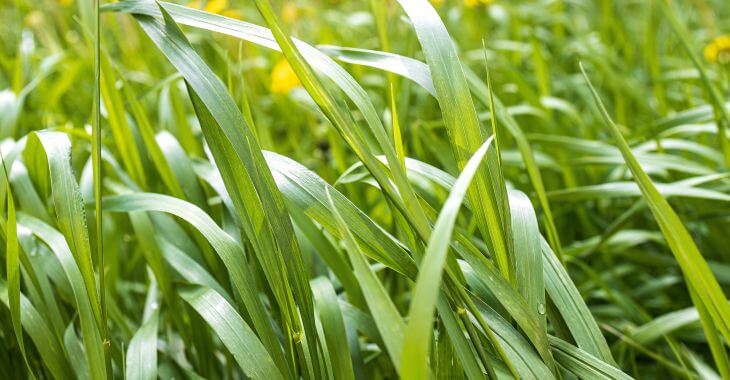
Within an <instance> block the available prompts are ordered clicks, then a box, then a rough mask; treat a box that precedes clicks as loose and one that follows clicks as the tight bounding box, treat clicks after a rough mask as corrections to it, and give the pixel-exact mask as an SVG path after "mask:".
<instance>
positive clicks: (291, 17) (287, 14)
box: [281, 3, 299, 24]
mask: <svg viewBox="0 0 730 380" xmlns="http://www.w3.org/2000/svg"><path fill="white" fill-rule="evenodd" d="M298 15H299V10H298V9H297V6H296V5H294V4H292V3H286V4H284V7H283V8H281V19H282V20H283V21H284V23H285V24H291V23H293V22H294V21H296V19H297V16H298Z"/></svg>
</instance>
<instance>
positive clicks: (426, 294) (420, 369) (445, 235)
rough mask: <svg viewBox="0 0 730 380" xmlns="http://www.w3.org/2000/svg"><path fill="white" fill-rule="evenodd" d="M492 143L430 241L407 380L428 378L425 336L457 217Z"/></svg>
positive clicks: (461, 182)
mask: <svg viewBox="0 0 730 380" xmlns="http://www.w3.org/2000/svg"><path fill="white" fill-rule="evenodd" d="M491 142H492V138H489V139H487V141H485V142H484V144H483V145H482V147H481V148H479V149H478V150H477V151H476V152H475V153H474V156H472V158H471V159H470V160H469V162H468V163H467V164H466V165H465V166H464V169H463V170H462V172H461V174H460V175H459V178H458V179H457V180H456V183H455V184H454V186H453V187H452V189H451V192H450V193H449V197H448V198H447V199H446V202H445V203H444V205H443V207H442V209H441V212H440V213H439V217H438V220H437V221H436V225H435V226H434V229H433V234H432V235H431V238H430V240H429V241H428V246H427V247H426V254H425V256H424V257H423V260H422V262H421V263H422V264H421V266H420V268H419V271H418V278H417V279H416V284H415V287H414V291H413V300H412V301H411V307H410V310H409V311H408V324H407V326H406V330H405V338H404V341H403V345H404V346H405V347H407V348H406V349H405V350H404V351H403V359H402V364H401V373H400V374H401V377H403V378H405V379H423V378H426V377H427V376H428V372H429V370H428V368H429V366H428V357H429V349H430V344H431V334H426V333H424V332H425V331H430V330H431V325H432V324H433V312H434V310H435V308H436V300H437V298H438V293H439V288H440V287H441V277H442V275H443V270H444V264H445V263H446V255H447V253H448V249H449V244H450V243H451V234H452V231H453V229H454V223H456V217H457V216H458V214H459V209H460V207H461V203H462V202H463V200H464V197H465V196H466V192H467V190H468V189H469V185H470V184H471V181H472V179H473V178H474V175H475V174H476V172H477V170H478V169H479V167H480V164H481V163H482V159H483V158H484V156H485V155H486V153H487V150H488V149H489V146H490V144H491Z"/></svg>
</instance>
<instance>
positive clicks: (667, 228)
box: [581, 66, 730, 341]
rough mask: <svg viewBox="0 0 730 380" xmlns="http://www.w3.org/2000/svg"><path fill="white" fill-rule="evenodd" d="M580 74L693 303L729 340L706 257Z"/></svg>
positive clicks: (727, 315) (729, 308)
mask: <svg viewBox="0 0 730 380" xmlns="http://www.w3.org/2000/svg"><path fill="white" fill-rule="evenodd" d="M581 71H582V72H583V76H584V78H585V80H586V83H587V84H588V87H589V88H590V90H591V94H592V95H593V99H594V100H595V103H596V106H597V107H598V109H599V111H600V113H601V116H602V117H603V121H604V123H605V124H606V126H607V127H608V129H609V130H610V131H611V134H612V135H613V137H614V139H615V140H616V143H617V145H618V147H619V149H620V150H621V154H622V155H623V157H624V160H625V161H626V165H627V166H628V167H629V170H631V173H632V174H633V176H634V180H635V181H636V183H637V184H638V185H639V188H640V189H641V193H642V195H643V196H644V199H645V200H646V203H647V205H648V206H649V209H650V210H651V212H652V214H653V215H654V218H655V219H656V221H657V224H659V228H660V229H661V231H662V234H663V235H664V238H665V239H666V241H667V244H668V245H669V248H670V249H671V250H672V253H673V254H674V257H675V258H676V259H677V262H678V263H679V266H680V268H681V269H682V272H683V274H684V276H685V279H686V280H687V285H688V287H689V288H690V292H692V291H694V292H696V295H697V296H696V297H693V300H694V301H695V302H701V303H702V305H701V307H704V308H706V309H707V313H708V314H709V316H710V317H711V319H712V324H713V325H714V326H716V328H717V330H719V333H720V334H721V335H722V336H724V338H725V340H726V341H730V305H728V303H727V297H726V296H725V294H724V292H723V291H722V288H721V287H720V285H719V284H718V282H717V279H716V278H715V276H714V275H713V274H712V271H711V270H710V268H709V266H708V265H707V262H706V261H705V259H704V257H702V254H701V253H700V251H699V249H698V248H697V245H696V244H695V242H694V240H693V239H692V236H690V234H689V232H688V231H687V229H686V228H685V227H684V224H682V221H681V219H680V218H679V216H678V215H677V213H676V212H674V210H673V209H672V207H671V206H670V205H669V203H668V202H667V201H666V199H664V197H662V196H661V194H660V193H659V191H658V190H657V188H656V186H655V185H654V183H653V182H652V180H651V178H649V176H648V175H647V174H646V172H644V170H643V169H642V167H641V165H640V164H639V162H638V161H637V159H636V157H635V156H634V154H633V153H632V152H631V148H630V147H629V145H628V144H627V143H626V140H625V139H624V137H623V135H622V134H621V131H620V130H619V129H618V127H617V126H616V125H615V124H614V123H613V121H612V120H611V118H610V116H609V115H608V111H606V108H605V107H604V106H603V103H602V102H601V99H600V97H599V96H598V93H597V92H596V90H595V89H594V88H593V85H592V84H591V82H590V80H589V79H588V76H587V74H586V73H585V70H583V67H582V66H581ZM699 306H700V305H698V307H699ZM708 325H709V324H708ZM705 334H706V335H708V336H709V335H711V334H717V331H705Z"/></svg>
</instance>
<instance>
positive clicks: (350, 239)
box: [325, 189, 406, 371]
mask: <svg viewBox="0 0 730 380" xmlns="http://www.w3.org/2000/svg"><path fill="white" fill-rule="evenodd" d="M325 193H326V196H327V201H328V202H329V207H330V210H331V211H332V215H333V217H334V219H335V221H336V223H337V227H338V228H339V229H340V233H341V235H342V237H343V241H344V243H345V246H346V247H347V248H346V250H347V255H348V257H349V258H350V263H351V264H352V267H353V270H354V272H355V277H356V278H357V280H358V281H359V282H360V287H361V288H362V290H363V295H364V296H365V301H366V302H367V304H368V307H369V309H370V312H371V315H372V316H373V319H374V320H375V325H376V326H377V328H378V331H380V336H381V337H382V338H383V342H384V343H385V348H386V349H387V351H388V355H389V356H390V359H391V361H392V362H393V364H394V366H395V368H396V370H397V371H400V367H401V360H400V359H401V355H402V352H403V337H404V334H405V328H406V325H405V323H404V322H403V318H402V317H401V316H400V314H399V313H398V310H397V309H396V308H395V305H393V301H392V300H391V299H390V297H389V296H388V293H387V292H386V291H385V288H384V287H383V284H382V283H381V282H380V280H379V279H378V278H377V276H376V275H375V273H373V270H372V268H370V265H369V264H368V262H367V259H366V258H365V255H364V254H363V253H362V251H361V250H360V246H359V245H358V243H357V241H356V240H355V236H353V234H352V232H350V229H349V227H348V223H347V222H346V221H345V219H343V217H342V215H341V214H340V212H339V210H338V209H337V205H336V204H335V202H334V200H333V198H332V195H331V194H330V192H329V189H325Z"/></svg>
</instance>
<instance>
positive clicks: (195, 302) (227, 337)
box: [180, 286, 284, 380]
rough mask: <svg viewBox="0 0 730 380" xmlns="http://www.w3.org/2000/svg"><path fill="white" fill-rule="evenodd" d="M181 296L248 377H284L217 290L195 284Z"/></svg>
mask: <svg viewBox="0 0 730 380" xmlns="http://www.w3.org/2000/svg"><path fill="white" fill-rule="evenodd" d="M180 296H181V297H182V298H183V299H184V300H185V301H186V302H187V303H189V304H190V306H192V307H193V309H195V311H197V312H198V314H200V316H201V317H203V319H205V321H206V322H207V323H208V324H209V325H210V327H211V328H212V329H213V331H215V333H216V334H217V335H218V337H219V338H220V339H221V341H222V342H223V344H224V345H225V346H226V348H227V349H228V350H229V351H230V352H231V354H233V357H234V358H235V359H236V362H237V363H238V365H239V366H240V367H241V369H242V370H243V372H244V373H245V374H246V376H248V377H250V378H252V379H267V380H268V379H283V378H284V377H283V376H282V375H281V372H280V371H279V369H278V368H277V366H276V364H274V360H273V359H272V358H271V356H270V355H269V353H268V352H267V350H266V348H265V347H264V346H263V344H261V341H259V339H258V338H257V337H256V334H254V332H253V331H252V330H251V328H250V327H249V326H248V325H247V324H246V322H245V321H244V320H243V318H241V316H240V315H238V313H237V312H236V310H235V309H234V308H233V306H231V305H230V304H229V303H228V302H227V301H226V300H225V299H224V298H223V297H221V295H220V294H218V293H217V292H216V291H215V290H212V289H210V288H205V287H201V286H198V287H195V288H193V289H190V290H187V291H184V292H181V293H180Z"/></svg>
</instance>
